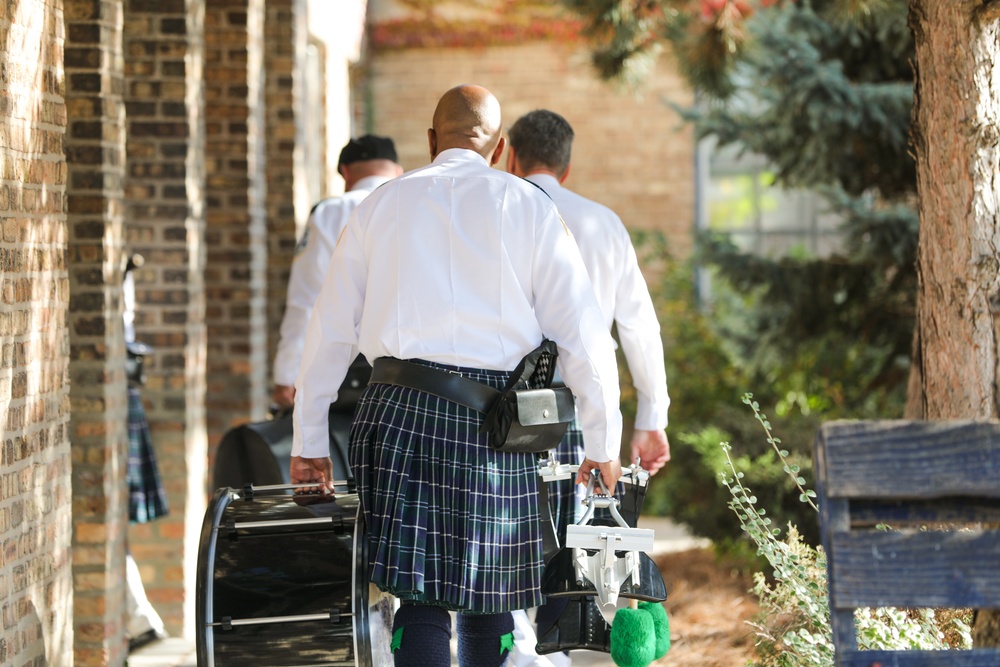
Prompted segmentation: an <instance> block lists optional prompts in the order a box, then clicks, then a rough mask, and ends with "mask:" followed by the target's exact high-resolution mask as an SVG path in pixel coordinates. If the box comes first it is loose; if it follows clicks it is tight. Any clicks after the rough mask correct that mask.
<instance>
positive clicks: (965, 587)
mask: <svg viewBox="0 0 1000 667" xmlns="http://www.w3.org/2000/svg"><path fill="white" fill-rule="evenodd" d="M831 538H832V541H831V543H830V548H831V549H832V551H833V553H834V558H833V566H832V570H831V574H832V578H831V580H830V596H831V604H833V605H834V606H836V607H852V608H853V607H883V606H894V607H937V608H940V607H951V608H955V607H959V608H960V607H976V608H987V607H997V608H1000V535H998V534H997V533H995V532H986V533H983V532H973V531H963V532H943V531H928V532H905V533H902V532H881V531H875V530H870V531H868V530H866V531H852V532H850V533H836V532H835V533H833V534H832V535H831Z"/></svg>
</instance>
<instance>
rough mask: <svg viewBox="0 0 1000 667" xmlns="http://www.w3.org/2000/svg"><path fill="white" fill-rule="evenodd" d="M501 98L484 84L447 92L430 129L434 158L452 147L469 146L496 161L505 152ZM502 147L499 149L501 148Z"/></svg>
mask: <svg viewBox="0 0 1000 667" xmlns="http://www.w3.org/2000/svg"><path fill="white" fill-rule="evenodd" d="M502 129H503V120H502V118H501V114H500V102H498V101H497V98H496V97H494V96H493V93H491V92H490V91H488V90H486V89H485V88H483V87H482V86H475V85H468V84H466V85H461V86H456V87H454V88H452V89H451V90H449V91H448V92H446V93H445V94H444V95H443V96H442V97H441V99H440V101H438V105H437V108H436V109H435V110H434V119H433V127H432V128H431V129H429V130H428V131H427V138H428V141H429V142H430V149H431V158H432V159H433V158H434V157H436V156H437V154H438V153H440V152H441V151H444V150H447V149H449V148H467V149H469V150H472V151H475V152H476V153H479V154H480V155H482V156H483V157H484V158H486V159H487V160H488V161H490V164H491V165H492V164H495V163H496V161H497V160H499V159H500V154H501V153H503V145H504V140H503V137H502ZM498 149H499V150H498Z"/></svg>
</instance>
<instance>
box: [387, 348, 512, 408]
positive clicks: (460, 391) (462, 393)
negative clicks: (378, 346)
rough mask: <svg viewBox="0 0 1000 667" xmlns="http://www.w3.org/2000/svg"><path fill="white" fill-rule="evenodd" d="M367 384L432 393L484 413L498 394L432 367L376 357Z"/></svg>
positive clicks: (451, 373)
mask: <svg viewBox="0 0 1000 667" xmlns="http://www.w3.org/2000/svg"><path fill="white" fill-rule="evenodd" d="M368 382H369V384H393V385H396V386H398V387H408V388H410V389H417V390H418V391H424V392H427V393H428V394H433V395H435V396H437V397H439V398H443V399H445V400H448V401H452V402H454V403H458V404H459V405H464V406H465V407H467V408H472V409H473V410H478V411H479V412H482V413H486V412H487V411H489V409H490V406H492V405H493V403H494V401H496V400H497V398H498V397H499V396H500V392H499V391H497V390H496V389H494V388H493V387H490V386H487V385H485V384H483V383H482V382H476V381H475V380H470V379H469V378H467V377H463V376H461V375H459V374H458V373H455V372H452V371H445V370H441V369H439V368H433V367H432V366H423V365H421V364H414V363H412V362H409V361H405V360H403V359H396V358H394V357H379V358H378V359H376V360H375V362H374V363H373V364H372V377H371V379H370V380H369V381H368Z"/></svg>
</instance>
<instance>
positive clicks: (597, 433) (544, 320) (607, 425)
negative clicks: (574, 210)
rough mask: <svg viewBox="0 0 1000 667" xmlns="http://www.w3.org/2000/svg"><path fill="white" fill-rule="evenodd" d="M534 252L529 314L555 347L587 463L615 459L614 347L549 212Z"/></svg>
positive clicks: (562, 228)
mask: <svg viewBox="0 0 1000 667" xmlns="http://www.w3.org/2000/svg"><path fill="white" fill-rule="evenodd" d="M535 248H536V255H535V260H534V267H533V272H534V277H533V284H534V285H535V294H534V298H535V312H536V316H537V318H538V323H539V325H540V326H541V328H542V331H543V333H544V334H545V336H546V337H548V338H550V339H552V340H553V341H555V342H556V345H557V347H558V348H559V360H558V362H557V366H558V368H559V373H560V375H561V376H562V379H563V381H564V382H565V383H566V385H567V386H568V387H570V389H572V390H573V394H574V396H575V397H576V399H577V414H578V415H579V417H580V425H581V427H582V429H583V437H584V448H585V450H586V454H587V458H589V459H591V460H593V461H596V462H599V463H601V462H605V461H610V460H613V459H616V458H618V456H619V451H620V448H621V430H622V417H621V411H620V410H619V408H618V405H619V400H620V391H619V387H618V364H617V359H616V357H615V343H614V339H613V338H612V337H611V332H610V331H609V330H608V327H607V325H606V324H605V322H604V318H603V316H602V314H601V309H600V306H599V305H598V303H597V297H596V295H595V294H594V288H593V285H592V284H591V282H590V278H589V276H588V274H587V269H586V267H585V266H584V263H583V258H582V257H581V256H580V250H579V248H578V247H577V245H576V242H575V241H574V240H573V236H572V234H571V233H570V231H569V229H568V228H567V227H566V225H565V223H563V222H562V220H561V219H560V218H559V217H558V214H556V213H555V209H554V208H553V209H552V215H551V219H549V218H547V219H546V220H545V221H544V224H542V225H540V227H539V228H538V232H537V234H536V243H535Z"/></svg>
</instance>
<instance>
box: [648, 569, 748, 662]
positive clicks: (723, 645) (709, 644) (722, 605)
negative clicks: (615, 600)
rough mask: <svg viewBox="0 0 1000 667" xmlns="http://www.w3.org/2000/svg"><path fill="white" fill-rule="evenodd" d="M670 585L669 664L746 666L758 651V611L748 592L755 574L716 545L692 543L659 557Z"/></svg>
mask: <svg viewBox="0 0 1000 667" xmlns="http://www.w3.org/2000/svg"><path fill="white" fill-rule="evenodd" d="M656 564H657V565H658V566H659V568H660V572H662V573H663V580H664V582H665V583H666V585H667V602H666V608H667V616H668V618H669V619H670V636H671V647H670V651H669V652H668V653H667V655H666V656H664V657H663V658H662V659H661V660H658V661H657V662H655V663H654V664H655V665H663V666H664V667H665V666H667V665H670V667H744V665H746V663H747V661H748V660H750V659H751V658H752V657H753V645H754V641H755V639H754V634H753V628H751V627H750V626H749V625H747V621H748V620H749V619H751V618H752V617H753V616H754V615H755V614H756V613H757V612H758V607H757V603H756V600H755V599H754V596H753V595H752V594H750V593H748V591H749V589H750V587H751V585H752V580H751V579H750V577H749V576H747V575H744V574H741V573H740V572H739V571H738V570H737V569H736V568H734V567H731V566H728V565H727V564H726V563H724V562H721V561H720V560H719V559H718V558H717V557H716V555H715V552H714V551H713V550H712V549H692V550H690V551H681V552H677V553H668V554H663V555H661V556H659V557H657V558H656Z"/></svg>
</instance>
